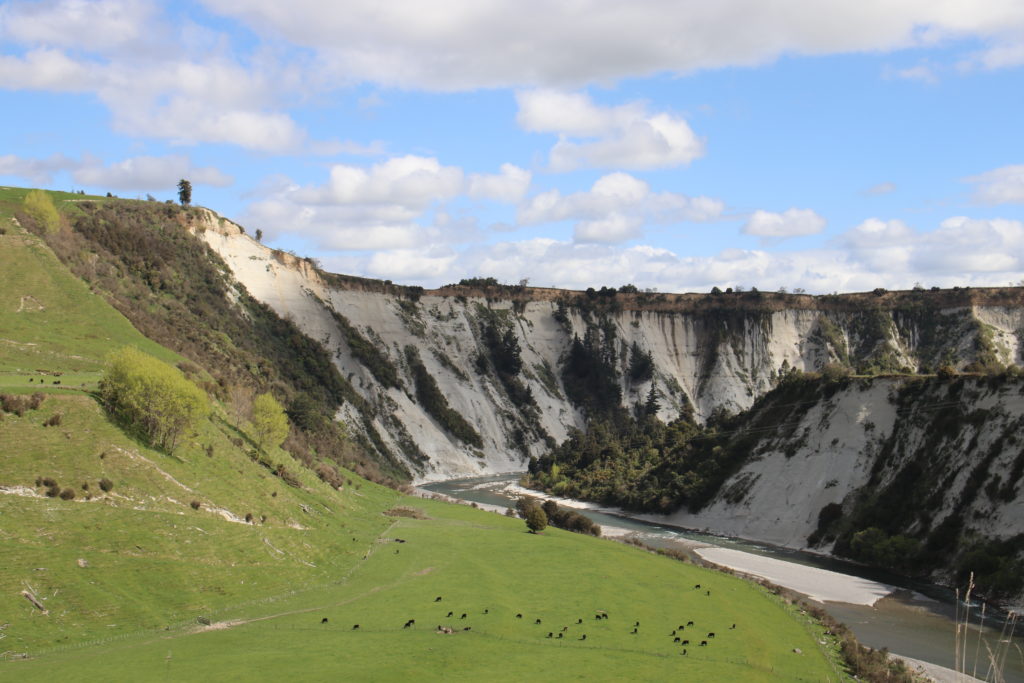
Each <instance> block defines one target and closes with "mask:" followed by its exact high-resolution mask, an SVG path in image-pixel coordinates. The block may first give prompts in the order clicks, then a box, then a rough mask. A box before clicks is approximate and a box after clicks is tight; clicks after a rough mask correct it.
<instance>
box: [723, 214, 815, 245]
mask: <svg viewBox="0 0 1024 683" xmlns="http://www.w3.org/2000/svg"><path fill="white" fill-rule="evenodd" d="M824 229H825V219H824V218H822V217H821V216H819V215H818V214H817V213H815V212H814V211H812V210H811V209H795V208H794V209H788V210H786V211H784V212H783V213H772V212H770V211H761V210H758V211H755V212H754V213H753V214H752V215H751V216H750V218H749V219H748V220H747V222H746V224H745V225H744V226H743V232H744V233H746V234H748V235H757V236H759V237H765V238H769V239H785V238H787V237H800V236H803V235H816V234H817V233H819V232H821V231H822V230H824Z"/></svg>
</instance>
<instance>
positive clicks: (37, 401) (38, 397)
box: [28, 391, 46, 410]
mask: <svg viewBox="0 0 1024 683" xmlns="http://www.w3.org/2000/svg"><path fill="white" fill-rule="evenodd" d="M45 400H46V394H43V393H40V392H38V391H37V392H36V393H34V394H32V395H31V396H30V397H29V399H28V407H29V409H31V410H38V409H39V406H41V405H43V401H45Z"/></svg>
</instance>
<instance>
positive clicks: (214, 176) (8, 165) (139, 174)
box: [0, 154, 234, 190]
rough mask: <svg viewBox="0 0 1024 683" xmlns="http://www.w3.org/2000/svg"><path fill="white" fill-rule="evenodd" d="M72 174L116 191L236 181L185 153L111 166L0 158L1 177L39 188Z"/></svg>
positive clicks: (93, 160) (92, 162) (98, 162)
mask: <svg viewBox="0 0 1024 683" xmlns="http://www.w3.org/2000/svg"><path fill="white" fill-rule="evenodd" d="M64 171H67V172H70V173H71V178H72V179H73V180H74V181H75V182H76V183H78V184H79V185H87V186H91V187H96V188H102V189H113V190H167V189H171V188H173V187H174V186H175V185H176V184H177V182H178V180H180V179H181V178H188V179H189V180H190V181H191V182H192V184H194V185H213V186H215V187H226V186H228V185H231V184H232V183H233V182H234V179H233V178H232V177H231V176H229V175H227V174H225V173H223V172H222V171H220V170H219V169H217V168H214V167H212V166H203V167H199V166H195V165H193V164H192V161H191V160H190V159H189V158H188V157H187V156H185V155H183V154H178V155H171V156H162V157H155V156H137V157H131V158H129V159H124V160H122V161H117V162H114V163H111V164H106V165H105V164H104V163H103V161H102V160H100V159H97V158H95V157H91V156H86V157H84V158H82V159H81V160H76V159H71V158H69V157H66V156H64V155H62V154H55V155H53V156H51V157H48V158H46V159H26V158H22V157H18V156H15V155H13V154H7V155H4V156H0V175H9V176H15V177H20V178H25V179H26V180H29V181H31V182H33V183H36V184H39V185H46V184H49V183H50V182H51V181H52V180H53V176H54V175H55V174H57V173H60V172H64Z"/></svg>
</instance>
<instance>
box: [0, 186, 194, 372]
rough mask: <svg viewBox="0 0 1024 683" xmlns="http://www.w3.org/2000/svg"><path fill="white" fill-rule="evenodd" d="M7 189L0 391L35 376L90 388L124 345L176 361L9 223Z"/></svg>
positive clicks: (3, 194) (0, 238)
mask: <svg viewBox="0 0 1024 683" xmlns="http://www.w3.org/2000/svg"><path fill="white" fill-rule="evenodd" d="M12 193H13V191H12V190H5V191H0V224H3V226H4V227H5V228H6V232H5V234H2V235H0V388H2V389H7V388H20V387H22V386H25V387H31V386H32V385H38V383H39V382H40V381H42V382H43V383H44V384H45V385H46V386H48V387H53V386H54V385H53V381H54V380H60V385H59V386H62V387H67V386H74V387H79V388H81V385H82V384H85V385H86V386H87V387H90V386H92V385H94V383H95V381H96V379H97V375H96V374H95V373H97V372H98V371H99V370H100V369H101V367H102V365H103V359H104V357H105V356H106V354H107V353H109V352H110V351H112V350H114V349H117V348H120V347H122V346H126V345H133V346H137V347H139V348H140V349H142V350H143V351H145V352H146V353H149V354H151V355H154V356H157V357H158V358H161V359H162V360H165V361H169V362H176V361H177V360H180V358H178V356H177V355H176V354H174V353H172V352H171V351H169V350H167V349H166V348H164V347H162V346H160V345H158V344H156V343H154V342H152V341H150V340H149V339H147V338H146V337H144V336H143V335H142V334H141V333H139V331H138V330H136V329H135V328H134V327H132V325H131V323H130V322H128V319H127V318H125V317H124V316H123V315H121V314H120V313H118V312H117V311H116V310H114V309H113V308H112V307H111V306H109V305H108V304H107V303H106V302H105V301H104V300H103V299H102V298H100V297H98V296H95V295H93V294H92V293H91V292H90V291H89V288H88V286H86V284H85V283H84V282H82V281H81V280H80V279H78V278H76V277H75V276H74V275H73V274H71V273H70V272H69V271H68V270H67V269H66V268H65V267H64V266H63V265H62V264H61V263H60V261H58V260H57V257H56V256H54V254H53V252H52V251H50V249H49V247H47V246H46V245H45V244H44V243H43V242H42V240H41V239H39V238H38V237H36V236H35V235H32V234H30V233H28V232H27V231H26V230H24V229H22V228H20V227H18V226H16V225H14V224H13V223H12V222H11V221H10V218H9V217H10V215H11V214H12V213H13V206H14V204H16V202H14V200H13V199H12V198H11V194H12ZM22 193H23V191H22ZM55 194H60V193H55ZM69 196H74V195H69ZM55 373H67V374H70V375H72V377H68V378H66V379H65V378H64V377H62V376H60V375H57V374H55ZM29 379H32V380H33V382H32V383H31V384H30V383H29Z"/></svg>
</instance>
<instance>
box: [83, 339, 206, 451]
mask: <svg viewBox="0 0 1024 683" xmlns="http://www.w3.org/2000/svg"><path fill="white" fill-rule="evenodd" d="M100 396H101V398H102V399H103V402H104V404H105V405H106V407H107V410H108V411H109V412H110V414H111V415H112V416H113V417H114V418H115V419H116V420H118V421H120V422H121V423H122V424H124V425H126V426H127V427H129V428H131V429H133V430H135V431H137V432H139V433H140V435H141V436H143V437H144V438H146V439H147V440H148V441H149V442H150V443H151V444H153V445H154V446H158V447H160V448H164V449H166V450H167V451H168V452H173V451H174V448H175V446H176V444H177V442H178V438H179V437H180V436H181V434H182V433H183V432H185V430H187V429H191V428H192V427H193V426H194V425H195V423H196V422H197V421H198V420H199V419H200V418H202V417H204V416H205V415H206V414H207V413H208V412H209V402H208V401H207V398H206V394H205V393H203V391H202V389H200V388H199V387H197V386H196V385H195V384H193V383H192V382H190V381H189V380H187V379H186V378H185V376H184V375H183V374H182V373H181V371H180V370H178V369H177V368H174V367H171V366H170V365H168V364H166V363H164V362H163V361H160V360H158V359H156V358H154V357H152V356H150V355H147V354H145V353H143V352H142V351H139V350H138V349H136V348H134V347H131V346H126V347H124V348H122V349H121V350H120V351H116V352H114V353H113V354H111V356H110V358H109V359H108V361H107V368H106V371H105V373H104V375H103V380H102V382H100Z"/></svg>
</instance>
